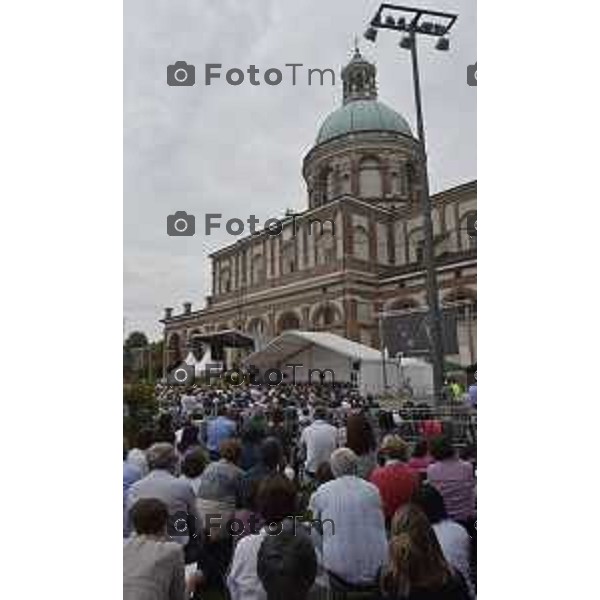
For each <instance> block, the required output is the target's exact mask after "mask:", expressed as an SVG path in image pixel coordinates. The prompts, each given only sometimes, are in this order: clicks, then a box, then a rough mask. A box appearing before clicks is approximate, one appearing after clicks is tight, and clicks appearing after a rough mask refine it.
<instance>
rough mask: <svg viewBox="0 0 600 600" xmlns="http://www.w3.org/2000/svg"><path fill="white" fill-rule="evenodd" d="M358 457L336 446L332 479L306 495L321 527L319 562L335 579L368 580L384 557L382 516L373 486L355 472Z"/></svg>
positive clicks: (373, 577) (370, 581)
mask: <svg viewBox="0 0 600 600" xmlns="http://www.w3.org/2000/svg"><path fill="white" fill-rule="evenodd" d="M358 462H359V461H358V457H357V456H356V454H355V453H354V452H353V451H352V450H350V448H338V449H337V450H335V452H333V454H332V455H331V458H330V464H331V471H332V473H333V475H334V477H335V479H334V480H333V481H328V482H327V483H324V484H323V485H321V487H319V488H318V489H317V491H316V492H315V493H314V494H313V495H312V497H311V499H310V503H309V508H310V510H311V511H312V515H313V521H312V523H311V526H312V524H314V523H316V524H318V527H319V529H320V530H321V533H322V550H321V553H322V556H323V565H324V567H325V569H326V570H327V571H328V573H329V576H330V579H331V580H332V581H335V582H337V583H338V584H341V585H346V586H349V587H352V586H360V587H362V586H365V585H366V586H369V585H374V584H375V581H376V578H377V574H378V572H379V570H380V569H381V567H382V566H384V565H385V563H386V561H387V556H388V552H387V540H386V533H385V521H384V517H383V509H382V504H381V497H380V495H379V490H378V489H377V488H376V487H375V486H374V485H373V484H372V483H369V482H368V481H365V480H364V479H362V478H360V477H358V476H357V470H358Z"/></svg>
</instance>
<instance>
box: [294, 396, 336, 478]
mask: <svg viewBox="0 0 600 600" xmlns="http://www.w3.org/2000/svg"><path fill="white" fill-rule="evenodd" d="M326 416H327V412H326V410H325V408H324V407H322V406H319V407H317V408H316V409H315V421H314V423H313V424H312V425H309V426H308V427H307V428H306V429H304V431H303V432H302V435H301V436H300V443H301V445H302V446H303V448H304V450H305V455H306V462H305V465H304V469H305V472H306V474H307V475H308V476H309V477H314V476H315V473H316V472H317V469H318V467H319V465H320V464H322V463H324V462H328V461H329V457H330V456H331V454H332V453H333V451H334V450H335V449H336V448H337V445H338V431H337V429H336V428H335V427H334V426H333V425H330V424H329V423H327V421H326V420H325V418H326Z"/></svg>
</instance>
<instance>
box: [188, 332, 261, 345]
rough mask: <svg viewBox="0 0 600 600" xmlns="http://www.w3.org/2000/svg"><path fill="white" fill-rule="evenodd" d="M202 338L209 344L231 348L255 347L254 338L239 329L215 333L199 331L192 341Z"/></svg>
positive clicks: (202, 340)
mask: <svg viewBox="0 0 600 600" xmlns="http://www.w3.org/2000/svg"><path fill="white" fill-rule="evenodd" d="M194 340H200V341H201V342H205V343H208V344H220V345H222V346H225V347H231V348H254V338H252V337H250V336H249V335H246V334H245V333H242V332H241V331H239V330H238V329H223V330H222V331H215V332H213V333H197V334H195V335H193V336H192V341H194Z"/></svg>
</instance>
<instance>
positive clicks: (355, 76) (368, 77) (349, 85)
mask: <svg viewBox="0 0 600 600" xmlns="http://www.w3.org/2000/svg"><path fill="white" fill-rule="evenodd" d="M342 82H343V86H344V104H346V103H348V102H352V101H353V100H376V99H377V69H376V67H375V65H374V64H372V63H370V62H368V61H367V60H365V59H364V58H363V56H362V54H361V53H360V50H359V49H358V47H356V48H355V49H354V56H353V57H352V60H350V62H349V63H348V64H347V65H346V66H345V67H344V68H343V69H342Z"/></svg>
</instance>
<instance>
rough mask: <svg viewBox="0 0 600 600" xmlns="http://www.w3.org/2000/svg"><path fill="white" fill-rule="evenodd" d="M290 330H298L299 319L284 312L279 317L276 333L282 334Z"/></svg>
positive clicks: (294, 314) (292, 314) (290, 313)
mask: <svg viewBox="0 0 600 600" xmlns="http://www.w3.org/2000/svg"><path fill="white" fill-rule="evenodd" d="M290 329H300V319H299V318H298V315H296V313H294V312H286V313H284V314H282V315H281V317H279V320H278V322H277V331H278V332H279V333H283V332H284V331H288V330H290Z"/></svg>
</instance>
